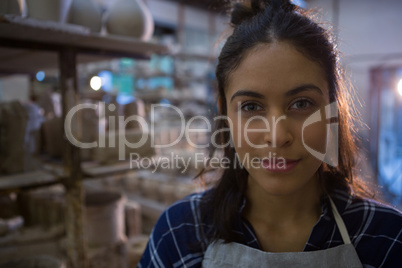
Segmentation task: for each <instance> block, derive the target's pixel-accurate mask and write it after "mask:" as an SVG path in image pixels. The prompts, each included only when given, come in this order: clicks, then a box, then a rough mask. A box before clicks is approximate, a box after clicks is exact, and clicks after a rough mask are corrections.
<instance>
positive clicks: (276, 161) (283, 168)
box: [261, 157, 300, 172]
mask: <svg viewBox="0 0 402 268" xmlns="http://www.w3.org/2000/svg"><path fill="white" fill-rule="evenodd" d="M299 162H300V159H298V160H292V159H285V158H281V157H279V158H275V157H274V158H264V159H263V160H262V161H261V166H262V167H263V168H264V169H266V170H268V171H270V172H289V171H291V170H292V169H294V168H295V167H296V166H297V164H298V163H299Z"/></svg>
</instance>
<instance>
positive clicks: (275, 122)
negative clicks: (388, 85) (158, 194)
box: [139, 0, 402, 267]
mask: <svg viewBox="0 0 402 268" xmlns="http://www.w3.org/2000/svg"><path fill="white" fill-rule="evenodd" d="M231 23H232V25H233V28H234V30H233V33H232V35H231V36H230V37H229V38H228V39H227V41H226V43H225V45H224V47H223V49H222V51H221V54H220V56H219V62H218V66H217V69H216V76H217V80H218V87H219V105H220V113H221V115H223V116H225V117H226V119H225V120H221V121H220V123H219V125H218V130H221V131H220V135H218V138H219V140H218V141H219V142H218V145H219V146H221V147H222V148H224V156H225V157H226V158H227V159H229V161H226V162H229V166H226V168H224V170H223V174H222V176H221V178H220V180H219V182H218V183H217V185H216V186H215V187H214V188H212V189H211V190H208V191H206V192H204V193H199V194H193V195H190V196H188V197H187V198H185V199H184V200H182V201H179V202H177V203H176V204H174V205H173V206H171V207H170V208H169V209H167V210H166V211H165V212H164V213H163V215H162V216H161V218H160V219H159V220H158V223H157V224H156V226H155V228H154V230H153V232H152V234H151V237H150V241H149V243H148V246H147V248H146V250H145V252H144V255H143V257H142V259H141V262H140V264H139V267H200V266H203V267H265V266H267V267H268V266H269V267H287V266H289V265H290V267H295V266H296V267H363V265H364V266H366V267H401V265H402V259H401V257H400V256H399V255H400V253H401V252H402V216H401V214H400V212H398V211H397V210H394V209H392V208H390V207H387V206H385V205H382V204H380V203H377V202H375V201H372V200H370V199H367V197H368V194H366V191H365V188H364V187H363V186H362V185H361V184H359V183H358V181H357V180H356V179H355V178H354V176H353V167H354V161H353V159H354V157H355V155H356V148H355V145H354V143H353V139H352V135H351V132H350V129H349V125H350V114H349V112H348V103H346V96H345V94H346V93H345V92H344V87H343V84H342V74H341V71H340V67H339V66H338V55H337V51H336V50H335V46H334V44H333V43H332V41H331V39H330V36H329V34H328V33H327V32H326V30H324V29H323V28H322V27H320V26H319V25H318V24H316V23H314V22H313V21H312V20H311V19H310V18H309V17H308V16H307V15H306V14H304V13H303V12H302V11H301V10H299V9H298V8H297V7H296V6H294V5H292V4H290V3H289V2H288V1H263V0H260V1H258V0H256V1H251V4H250V5H245V4H236V5H235V6H234V9H233V11H232V17H231ZM327 126H332V127H333V126H336V127H337V128H330V129H332V131H329V132H327ZM227 129H230V131H225V130H227ZM336 129H338V131H336ZM334 148H335V149H336V150H333V149H334ZM334 153H335V154H334ZM239 163H240V164H239Z"/></svg>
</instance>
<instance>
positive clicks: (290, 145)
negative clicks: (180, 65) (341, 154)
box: [225, 42, 329, 195]
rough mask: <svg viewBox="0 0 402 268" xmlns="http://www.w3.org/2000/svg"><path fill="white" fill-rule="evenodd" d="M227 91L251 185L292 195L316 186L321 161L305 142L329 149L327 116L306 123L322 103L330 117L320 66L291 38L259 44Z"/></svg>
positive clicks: (233, 130) (234, 74)
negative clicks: (290, 39) (287, 40)
mask: <svg viewBox="0 0 402 268" xmlns="http://www.w3.org/2000/svg"><path fill="white" fill-rule="evenodd" d="M225 92H226V105H227V111H228V112H227V113H228V114H227V115H228V117H229V124H230V131H231V135H232V139H233V143H234V146H235V150H236V153H237V155H238V158H239V162H240V163H242V164H243V165H244V167H245V168H246V169H247V171H248V173H249V181H248V186H249V189H258V191H260V190H263V191H264V193H268V194H271V195H287V194H292V193H296V192H298V191H299V192H300V191H302V192H305V191H306V190H307V189H309V187H316V186H317V185H318V177H317V176H316V172H317V170H318V168H319V167H320V165H321V163H322V161H321V160H318V159H316V158H315V157H314V156H313V155H311V154H310V153H309V152H308V151H307V149H306V145H307V146H308V147H310V148H311V149H313V150H315V151H317V152H320V153H325V149H326V134H327V132H326V126H327V122H326V121H325V120H320V121H318V122H316V123H313V124H308V123H306V124H305V125H304V126H303V124H304V123H305V122H306V120H307V118H309V116H311V115H312V114H314V112H316V111H317V110H319V109H321V116H322V118H325V112H324V109H323V108H324V107H325V106H326V105H327V104H329V95H328V83H327V81H326V79H325V75H324V72H323V70H322V69H321V67H320V66H319V65H318V64H317V63H315V62H313V61H311V60H309V59H308V58H306V57H305V56H303V54H301V53H300V52H298V51H297V50H296V49H294V48H293V47H292V45H290V44H288V43H284V42H277V43H272V44H269V45H268V44H262V45H258V46H257V47H256V48H254V49H252V50H251V51H250V52H249V53H248V54H246V56H245V57H244V59H243V60H242V62H241V63H240V65H239V66H238V68H237V69H236V70H235V71H233V72H232V73H231V74H230V76H229V78H228V84H227V87H226V89H225ZM302 133H303V134H304V135H302Z"/></svg>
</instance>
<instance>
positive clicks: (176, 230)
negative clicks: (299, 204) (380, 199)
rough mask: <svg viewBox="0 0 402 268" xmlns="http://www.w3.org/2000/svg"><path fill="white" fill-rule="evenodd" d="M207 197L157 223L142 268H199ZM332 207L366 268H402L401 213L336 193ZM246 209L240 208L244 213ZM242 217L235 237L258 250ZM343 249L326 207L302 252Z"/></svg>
mask: <svg viewBox="0 0 402 268" xmlns="http://www.w3.org/2000/svg"><path fill="white" fill-rule="evenodd" d="M204 194H205V192H203V193H197V194H192V195H190V196H188V197H186V198H185V199H183V200H181V201H179V202H177V203H175V204H173V205H172V206H171V207H169V208H168V209H167V210H166V211H165V212H164V213H163V214H162V215H161V217H160V218H159V220H158V222H157V224H156V225H155V227H154V230H153V231H152V234H151V237H150V239H149V242H148V245H147V248H146V250H145V252H144V254H143V256H142V258H141V261H140V263H139V264H138V267H140V268H146V267H200V266H201V262H202V259H203V256H204V252H205V250H206V245H205V241H204V239H203V236H202V233H203V232H204V233H205V232H210V231H211V230H212V228H213V226H212V225H211V224H210V223H208V222H200V221H199V219H200V214H199V209H198V207H199V204H200V201H201V200H202V198H203V196H204ZM333 200H334V203H335V205H336V207H337V209H338V211H339V213H340V214H341V216H342V218H343V220H344V222H345V225H346V228H347V230H348V232H349V236H350V238H351V241H352V244H353V245H354V247H355V249H356V252H357V254H358V256H359V258H360V260H361V262H362V263H363V265H364V266H365V267H402V214H401V212H399V211H397V210H396V209H394V208H391V207H388V206H385V205H383V204H380V203H377V202H375V201H372V200H367V199H359V198H355V197H354V196H353V195H351V194H349V193H347V192H343V191H337V192H336V195H335V196H334V197H333ZM244 205H245V200H244V202H243V205H242V207H241V208H240V209H239V212H240V213H241V210H242V208H243V207H244ZM240 213H239V216H238V222H236V224H235V225H236V226H237V227H236V232H238V233H240V234H241V235H242V236H243V237H244V238H245V240H246V241H247V242H246V244H247V245H248V246H250V247H253V248H256V249H260V246H259V244H258V241H257V238H256V235H255V233H254V231H253V228H252V226H251V225H250V224H249V223H248V221H247V220H245V219H244V218H242V217H241V214H240ZM341 244H343V240H342V237H341V235H340V233H339V230H338V228H337V226H336V223H335V220H334V218H333V216H332V212H331V207H330V205H329V204H328V203H327V202H325V201H323V202H322V214H321V216H320V218H319V220H318V222H317V223H316V224H315V226H314V227H313V230H312V232H311V235H310V238H309V240H308V242H307V244H306V245H305V248H304V250H303V251H314V250H321V249H327V248H332V247H336V246H338V245H341Z"/></svg>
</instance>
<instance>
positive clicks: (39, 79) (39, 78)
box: [36, 71, 45, 82]
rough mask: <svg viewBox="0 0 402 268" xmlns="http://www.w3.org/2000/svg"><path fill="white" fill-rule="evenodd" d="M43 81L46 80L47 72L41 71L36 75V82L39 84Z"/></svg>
mask: <svg viewBox="0 0 402 268" xmlns="http://www.w3.org/2000/svg"><path fill="white" fill-rule="evenodd" d="M43 79H45V72H44V71H39V72H37V73H36V80H38V81H39V82H42V81H43Z"/></svg>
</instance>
